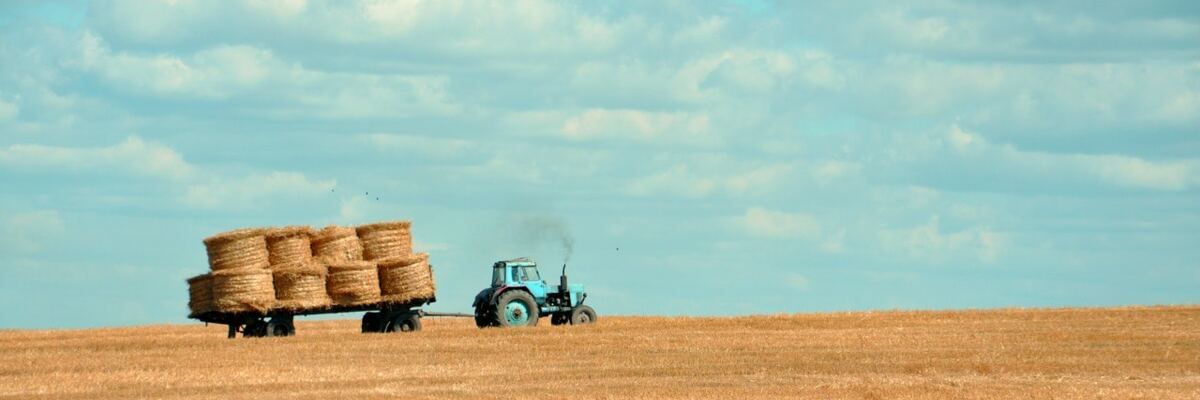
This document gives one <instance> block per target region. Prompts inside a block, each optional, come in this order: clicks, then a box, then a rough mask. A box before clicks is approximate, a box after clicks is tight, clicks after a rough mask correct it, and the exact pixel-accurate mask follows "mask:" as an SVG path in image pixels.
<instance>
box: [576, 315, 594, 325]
mask: <svg viewBox="0 0 1200 400" xmlns="http://www.w3.org/2000/svg"><path fill="white" fill-rule="evenodd" d="M589 322H592V317H591V316H590V315H588V314H587V313H579V323H581V324H586V323H589Z"/></svg>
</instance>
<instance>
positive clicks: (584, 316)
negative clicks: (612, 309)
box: [571, 306, 596, 325]
mask: <svg viewBox="0 0 1200 400" xmlns="http://www.w3.org/2000/svg"><path fill="white" fill-rule="evenodd" d="M594 323H596V310H593V309H592V307H590V306H579V307H575V309H574V310H571V325H586V324H594Z"/></svg>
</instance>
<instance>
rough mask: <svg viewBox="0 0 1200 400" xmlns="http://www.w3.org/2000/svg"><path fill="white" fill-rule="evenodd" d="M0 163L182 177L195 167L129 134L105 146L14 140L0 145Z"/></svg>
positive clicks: (183, 178)
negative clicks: (4, 145) (79, 145)
mask: <svg viewBox="0 0 1200 400" xmlns="http://www.w3.org/2000/svg"><path fill="white" fill-rule="evenodd" d="M0 164H4V165H9V166H13V167H20V168H36V169H48V170H57V171H69V172H80V173H91V172H99V173H120V174H128V175H135V176H149V177H156V178H165V179H170V180H185V179H188V178H190V177H192V176H194V175H195V171H194V170H195V168H194V167H193V166H192V165H191V164H189V163H188V162H187V161H184V159H183V156H181V155H180V154H179V153H178V152H176V151H175V150H173V149H171V148H170V147H167V146H164V145H161V144H157V143H153V142H145V141H143V140H142V139H141V138H139V137H137V136H130V137H128V138H126V139H125V141H124V142H121V143H120V144H116V145H113V146H107V147H57V146H45V145H38V144H14V145H11V146H8V147H4V148H0Z"/></svg>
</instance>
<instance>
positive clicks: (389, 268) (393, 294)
mask: <svg viewBox="0 0 1200 400" xmlns="http://www.w3.org/2000/svg"><path fill="white" fill-rule="evenodd" d="M379 286H380V291H381V294H382V299H383V301H385V302H388V303H409V302H412V301H415V300H428V299H432V298H433V297H434V293H435V288H434V285H433V269H432V268H431V267H430V266H429V254H425V253H418V254H413V255H411V256H407V257H395V258H389V259H386V260H380V261H379Z"/></svg>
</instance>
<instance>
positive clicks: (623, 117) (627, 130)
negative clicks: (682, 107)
mask: <svg viewBox="0 0 1200 400" xmlns="http://www.w3.org/2000/svg"><path fill="white" fill-rule="evenodd" d="M710 125H711V124H710V122H709V118H708V116H706V115H702V114H701V115H696V114H690V113H681V112H673V113H669V112H649V111H639V110H607V109H591V110H587V111H584V112H583V113H581V114H579V115H576V116H573V117H571V118H569V119H567V120H566V121H565V122H563V125H562V130H561V132H562V134H563V135H564V136H566V137H567V138H570V139H576V140H587V139H632V140H635V141H641V142H651V143H653V142H668V143H671V142H675V143H692V144H707V143H712V142H713V140H714V137H713V135H712V132H711V126H710Z"/></svg>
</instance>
